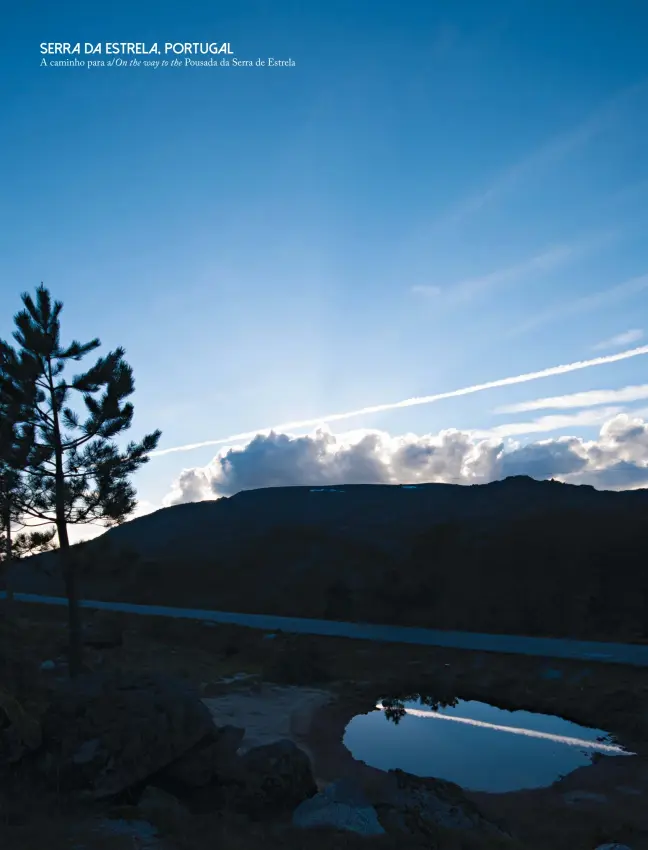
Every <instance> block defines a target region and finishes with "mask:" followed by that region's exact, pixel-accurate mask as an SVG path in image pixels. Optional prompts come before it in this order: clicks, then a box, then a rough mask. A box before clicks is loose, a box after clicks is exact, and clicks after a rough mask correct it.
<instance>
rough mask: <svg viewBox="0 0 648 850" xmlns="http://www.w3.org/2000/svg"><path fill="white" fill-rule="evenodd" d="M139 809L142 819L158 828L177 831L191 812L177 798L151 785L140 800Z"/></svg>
mask: <svg viewBox="0 0 648 850" xmlns="http://www.w3.org/2000/svg"><path fill="white" fill-rule="evenodd" d="M137 809H138V811H139V812H140V814H141V816H142V819H143V820H145V821H148V822H150V823H152V824H154V825H155V826H157V827H158V828H160V827H162V828H164V829H167V830H168V829H177V828H179V827H182V824H183V821H185V820H186V819H187V818H188V817H189V812H188V811H187V809H186V808H185V807H184V806H183V805H182V803H181V802H180V800H178V798H177V797H174V796H173V794H169V793H168V792H167V791H163V790H162V789H161V788H155V787H153V786H152V785H149V786H148V787H147V788H145V790H144V793H143V794H142V796H141V797H140V799H139V802H138V804H137Z"/></svg>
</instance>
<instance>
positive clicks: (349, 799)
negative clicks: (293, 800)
mask: <svg viewBox="0 0 648 850" xmlns="http://www.w3.org/2000/svg"><path fill="white" fill-rule="evenodd" d="M292 822H293V826H296V827H300V828H301V829H308V828H313V827H330V828H332V829H338V830H343V831H346V832H356V833H358V834H359V835H383V834H384V832H385V830H384V829H383V827H382V826H381V825H380V821H379V820H378V815H377V813H376V810H375V809H374V807H373V806H372V805H371V803H370V802H369V800H368V799H367V798H366V796H365V794H364V791H363V790H362V789H361V788H360V787H359V786H357V785H355V784H354V783H353V782H351V781H349V780H346V779H342V780H340V781H338V782H333V783H332V784H331V785H328V786H327V787H326V788H325V789H324V790H323V791H320V792H319V794H316V795H315V796H314V797H311V798H310V799H308V800H304V802H303V803H300V805H299V806H297V808H296V809H295V811H294V812H293V817H292Z"/></svg>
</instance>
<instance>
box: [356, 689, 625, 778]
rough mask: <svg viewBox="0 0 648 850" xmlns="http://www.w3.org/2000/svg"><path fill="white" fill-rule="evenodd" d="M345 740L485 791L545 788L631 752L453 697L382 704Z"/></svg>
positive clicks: (383, 761)
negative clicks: (599, 761) (601, 759)
mask: <svg viewBox="0 0 648 850" xmlns="http://www.w3.org/2000/svg"><path fill="white" fill-rule="evenodd" d="M384 718H387V720H389V721H390V724H389V729H388V730H387V729H386V727H385V723H384ZM424 720H425V721H428V722H425V723H424V722H422V721H424ZM430 721H437V722H430ZM438 721H447V722H445V723H443V722H438ZM344 742H345V745H346V746H347V747H348V749H349V750H350V751H351V752H352V753H353V755H354V756H355V757H356V758H358V759H361V760H362V761H365V762H366V763H367V764H370V765H372V766H373V767H378V768H381V769H383V770H389V769H392V768H396V767H399V768H401V769H402V770H405V771H407V772H409V773H414V774H417V775H419V776H436V777H439V778H443V779H449V780H451V781H453V782H457V783H458V784H459V785H463V786H464V787H466V788H469V789H471V790H483V791H511V790H517V789H520V788H535V787H542V786H545V785H550V784H551V783H552V782H554V781H555V780H556V779H558V778H560V776H562V775H564V774H566V773H569V772H571V771H572V770H574V769H576V768H577V767H579V766H583V765H587V764H590V763H591V762H592V761H593V760H594V759H595V758H596V757H600V756H601V755H607V756H621V755H632V753H628V752H627V751H625V750H624V749H623V748H622V747H620V746H619V745H618V743H616V742H615V741H614V740H613V739H612V738H611V736H609V735H608V734H606V733H605V732H604V731H603V730H601V729H588V728H585V727H582V726H578V725H577V724H575V723H571V722H570V721H567V720H564V719H563V718H561V717H556V716H554V715H544V714H536V713H533V712H529V711H506V710H504V709H500V708H497V707H496V706H492V705H488V704H486V703H481V702H475V701H471V700H469V701H466V700H460V699H459V698H458V697H457V696H455V695H451V694H445V695H443V696H441V695H436V696H429V695H425V694H405V695H399V696H398V697H389V698H385V699H382V700H380V702H379V703H378V705H377V709H376V710H375V711H372V712H370V713H369V714H365V715H360V716H358V717H355V718H353V720H352V721H351V723H349V725H348V727H347V730H346V733H345V738H344Z"/></svg>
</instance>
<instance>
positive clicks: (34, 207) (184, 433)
mask: <svg viewBox="0 0 648 850" xmlns="http://www.w3.org/2000/svg"><path fill="white" fill-rule="evenodd" d="M113 40H115V41H138V42H144V43H149V44H150V43H153V42H155V41H157V42H160V43H161V44H162V43H164V42H166V41H171V42H182V41H192V42H193V41H199V42H213V41H217V42H222V41H227V42H230V43H231V45H232V50H233V51H234V54H235V55H236V56H237V57H239V58H241V59H253V60H255V59H256V58H257V57H263V58H264V59H267V58H268V57H274V58H279V59H288V58H292V59H293V60H294V62H295V66H294V67H290V68H285V67H278V68H268V67H265V68H257V67H254V68H247V67H239V68H237V67H229V68H222V67H217V68H191V67H190V68H185V67H180V68H171V67H167V68H158V69H153V68H145V67H139V68H131V67H122V68H117V67H112V68H108V67H105V68H90V69H88V68H78V67H76V68H69V67H65V68H54V67H41V66H40V61H41V59H42V56H41V54H40V49H39V45H40V43H41V42H59V41H60V42H76V41H80V42H82V43H84V42H86V41H87V42H106V41H113ZM5 42H6V45H7V46H6V47H5V50H4V52H3V63H2V67H1V69H0V73H1V74H2V77H3V79H2V84H3V125H4V127H5V130H4V132H3V136H2V140H1V141H0V145H1V146H2V156H1V157H0V178H1V179H0V184H1V185H2V192H1V194H0V224H1V229H0V246H1V250H0V292H1V294H2V304H3V311H2V312H1V314H0V336H2V337H8V336H9V335H10V333H11V318H12V315H13V313H14V312H15V311H16V310H17V309H18V308H19V306H20V293H21V292H22V291H24V290H30V291H33V290H34V288H35V287H36V286H37V285H38V283H39V282H40V281H43V282H44V283H45V284H46V285H47V286H48V287H49V288H50V290H51V291H52V294H53V295H54V296H55V297H57V298H60V299H61V300H63V301H64V303H65V309H64V312H63V331H64V336H66V337H82V338H88V339H89V338H91V337H93V336H99V337H100V338H101V340H102V342H103V343H104V346H105V348H106V349H108V348H115V347H117V346H118V345H123V346H124V347H125V348H126V352H127V359H128V360H129V362H130V363H131V364H132V366H133V368H134V371H135V379H136V392H135V396H134V399H133V400H134V403H135V408H136V417H135V423H134V428H133V431H132V436H133V437H135V438H137V437H138V436H139V435H141V434H143V433H145V432H147V431H151V430H153V429H155V428H161V429H162V431H163V436H162V440H161V443H160V454H158V455H157V456H156V457H154V458H152V459H151V462H150V463H149V464H148V465H147V467H146V468H144V469H143V470H142V472H141V473H139V474H138V477H137V479H136V485H137V487H138V492H139V496H140V499H141V500H142V509H143V510H146V509H148V508H150V507H152V506H156V507H157V506H160V505H162V504H163V503H169V502H173V501H181V500H186V499H188V498H205V497H213V496H214V495H227V494H229V493H230V492H233V491H235V490H236V489H237V488H238V489H240V487H242V486H263V485H265V484H275V483H302V482H303V483H311V482H312V483H319V481H322V480H324V481H329V480H331V476H333V477H335V476H338V477H339V476H342V477H344V478H345V479H346V480H347V481H352V480H418V479H419V478H421V479H423V480H458V481H465V482H466V483H467V482H468V481H477V480H483V479H484V478H488V477H492V476H498V475H501V474H504V473H508V472H510V470H514V471H522V472H524V471H528V472H529V474H536V475H539V476H543V475H550V474H554V475H555V476H556V477H561V476H562V477H564V478H565V480H578V481H587V482H589V483H594V484H595V485H596V486H615V487H616V486H639V484H646V483H648V469H645V467H646V464H647V463H648V436H647V433H646V431H644V430H642V428H643V426H642V423H643V419H644V416H645V413H644V411H645V410H646V409H648V395H647V394H646V393H645V387H646V385H648V357H646V356H645V354H640V355H638V356H634V357H629V358H626V359H624V360H620V361H616V362H613V363H603V364H600V365H596V366H592V367H590V368H586V369H580V370H575V371H571V372H566V373H562V374H557V375H553V376H549V377H545V378H542V379H538V380H537V381H533V382H525V383H518V384H512V385H508V386H502V387H496V388H493V389H490V390H485V391H482V392H477V393H472V394H466V395H460V396H455V397H451V398H446V399H442V400H439V401H437V402H434V403H429V404H420V405H416V406H408V407H401V408H396V409H392V410H382V411H380V412H374V413H366V414H362V415H358V416H355V417H351V418H349V419H344V420H342V421H337V422H331V423H330V425H329V430H328V431H319V432H318V433H315V432H316V430H317V428H316V426H314V425H313V426H307V427H302V428H294V429H292V430H290V429H286V430H287V433H286V434H284V435H279V436H277V437H271V438H268V437H263V436H261V437H259V438H258V439H256V440H252V442H250V439H249V438H244V439H241V440H238V441H233V443H232V444H231V445H228V444H225V445H223V446H220V447H219V446H203V447H201V448H196V449H193V450H186V451H183V452H169V453H166V452H165V450H166V449H169V448H174V447H178V446H184V445H188V444H194V443H203V442H208V441H212V440H220V439H225V438H227V437H229V436H230V435H236V434H254V433H256V432H257V431H258V430H260V429H264V428H267V427H269V426H272V425H273V424H281V423H290V422H301V421H304V420H313V421H317V420H318V419H319V418H321V417H323V416H324V415H326V414H328V413H334V412H344V411H355V410H361V409H364V408H366V407H372V406H376V405H378V406H379V405H383V404H388V403H391V402H398V401H400V400H404V399H408V398H411V397H414V396H428V395H436V394H444V393H451V392H452V391H454V390H457V389H459V388H465V387H472V386H475V385H479V384H483V383H488V382H492V381H497V380H498V379H502V378H507V377H511V376H516V375H521V374H524V373H532V372H537V371H541V370H544V369H547V368H549V367H553V366H557V365H560V364H570V363H574V362H578V361H584V360H590V359H593V358H597V357H604V356H605V355H608V354H612V353H615V352H618V351H625V350H631V349H634V348H637V347H638V346H641V345H643V344H644V343H646V342H648V336H647V335H646V332H647V331H648V323H647V322H646V318H645V311H646V306H647V305H648V240H647V239H646V233H647V232H648V156H646V151H647V150H648V52H647V51H646V44H647V43H648V7H646V4H645V3H643V2H641V0H637V2H631V0H618V2H615V3H611V2H597V0H594V2H591V3H589V4H587V11H586V14H585V13H584V7H583V4H581V3H578V2H564V1H563V2H554V0H543V2H541V3H538V2H520V0H510V2H505V1H504V0H502V2H499V0H497V1H496V2H491V3H484V2H482V1H481V0H479V2H471V1H470V0H465V2H463V3H460V4H459V3H458V4H440V3H433V2H421V3H416V2H404V1H403V0H401V2H380V0H371V2H368V0H355V1H354V2H353V3H349V2H348V0H347V2H342V0H338V1H337V2H334V0H328V2H320V1H319V0H312V2H296V0H293V2H288V0H276V2H272V3H271V2H253V1H252V0H249V2H248V0H240V2H236V3H235V2H227V3H225V2H212V3H202V2H196V0H189V2H187V3H183V4H181V5H178V4H176V3H171V2H166V0H160V2H156V3H137V4H132V3H128V4H127V3H125V2H121V0H117V2H111V3H110V4H108V3H105V2H98V3H94V4H88V3H75V2H64V3H60V4H55V5H52V4H50V3H46V2H43V0H40V2H35V3H33V4H30V5H29V8H27V7H24V8H23V7H16V8H14V9H12V11H11V15H10V17H9V20H8V32H7V33H6V39H5ZM48 58H51V57H48ZM80 58H82V59H83V58H87V57H84V56H81V57H80ZM139 58H144V57H139ZM626 387H632V388H635V389H634V390H628V391H626V392H625V394H622V395H621V396H619V392H618V391H619V390H622V389H623V388H626ZM637 387H638V388H639V389H636V388H637ZM641 388H643V389H641ZM593 391H609V392H613V393H616V395H612V396H609V395H608V396H603V398H607V399H608V401H605V402H601V403H599V402H598V401H597V400H596V399H598V398H600V396H596V397H594V396H589V399H586V400H585V401H586V403H583V398H582V397H580V396H576V398H575V399H572V400H571V401H570V400H567V401H564V400H563V401H560V399H561V398H562V397H564V396H571V395H573V394H581V393H588V392H590V393H591V392H593ZM545 398H548V399H550V400H552V401H551V404H549V405H548V406H546V409H543V405H542V403H540V406H538V404H537V403H536V405H535V407H533V406H531V407H529V406H528V404H529V403H531V402H534V401H535V400H537V399H545ZM525 404H526V405H527V406H526V407H522V408H520V405H525ZM502 408H506V410H504V411H503V412H502ZM628 415H629V416H630V418H626V419H623V416H628ZM619 417H621V418H619ZM646 418H648V417H646ZM606 423H607V424H606ZM602 428H603V429H604V430H603V432H601V429H602ZM606 428H607V430H605V429H606ZM368 431H369V432H371V433H367V432H368ZM442 432H445V436H438V435H439V434H441V433H442ZM308 433H310V434H311V437H309V438H308V439H305V438H304V435H306V434H308ZM292 437H302V438H303V439H301V441H300V440H294V439H292ZM566 437H570V438H574V439H575V440H577V443H573V442H572V443H569V446H570V447H571V448H569V449H567V448H565V446H566V445H567V443H566V442H565V439H564V438H566ZM367 440H368V441H369V442H367ZM511 440H514V441H515V444H513V443H511V442H510V441H511ZM394 441H396V442H394ZM547 441H549V442H547ZM396 446H398V447H400V448H396ZM403 446H404V447H405V449H407V452H409V454H408V457H409V460H408V464H409V465H407V464H406V465H403V463H402V459H401V460H398V457H400V455H398V456H397V452H398V451H400V449H402V448H403ZM461 446H463V448H461ZM498 446H499V448H497V447H498ZM534 446H535V448H534ZM232 447H234V448H235V449H236V447H238V449H236V450H235V451H232V450H231V449H232ZM480 447H481V448H480ZM217 452H220V454H219V456H218V457H217V459H216V461H215V462H212V461H213V459H214V457H215V455H216V453H217ZM511 452H513V453H515V452H517V453H518V454H517V455H515V454H513V455H512V457H513V458H514V460H511V459H510V458H509V459H508V460H504V454H511ZM520 452H522V453H523V454H520ZM524 452H526V454H524ZM530 452H531V453H533V452H535V454H534V455H533V457H531V454H530ZM566 452H567V453H568V454H569V459H568V461H565V453H566ZM574 453H575V455H577V457H578V458H579V459H580V460H581V461H582V460H583V458H584V457H585V455H586V456H587V458H586V461H585V464H584V465H583V464H581V465H580V466H579V465H578V464H576V465H575V462H574V460H573V457H572V455H574ZM401 455H402V452H401ZM433 456H434V457H433ZM541 456H542V462H540V461H539V460H538V458H540V457H541ZM558 456H559V458H561V460H559V461H557V460H555V458H556V457H558ZM432 457H433V460H434V463H432V461H431V460H430V458H432ZM413 458H416V459H417V460H414V459H413ZM525 458H526V460H525ZM525 463H526V466H525ZM552 464H553V466H552ZM619 464H622V465H621V466H619ZM610 469H612V470H613V473H614V474H612V473H611V472H610V471H609V470H610ZM183 470H184V472H183ZM565 470H569V471H567V472H566V471H565ZM606 470H607V472H606ZM642 470H643V471H642ZM603 473H605V474H603ZM570 476H571V477H570ZM606 476H607V477H606ZM336 483H340V481H337V480H336ZM342 483H343V482H342ZM165 500H166V501H165Z"/></svg>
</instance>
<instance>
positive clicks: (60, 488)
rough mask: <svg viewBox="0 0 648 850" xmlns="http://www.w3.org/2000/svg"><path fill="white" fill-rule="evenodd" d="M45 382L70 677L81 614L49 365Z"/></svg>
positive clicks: (78, 648)
mask: <svg viewBox="0 0 648 850" xmlns="http://www.w3.org/2000/svg"><path fill="white" fill-rule="evenodd" d="M48 378H49V387H50V395H51V400H52V419H53V426H54V427H53V437H54V441H53V448H54V491H55V512H56V531H57V533H58V540H59V551H60V557H61V566H62V568H63V579H64V581H65V595H66V596H67V601H68V667H69V671H70V676H78V675H79V673H81V668H82V664H83V635H82V632H81V612H80V608H79V596H78V588H77V574H76V562H75V558H74V555H73V553H72V551H71V549H70V539H69V537H68V531H67V519H66V517H65V474H64V469H63V446H62V441H61V429H60V427H59V411H58V406H57V403H56V394H55V390H54V382H53V379H52V364H51V363H49V364H48Z"/></svg>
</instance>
